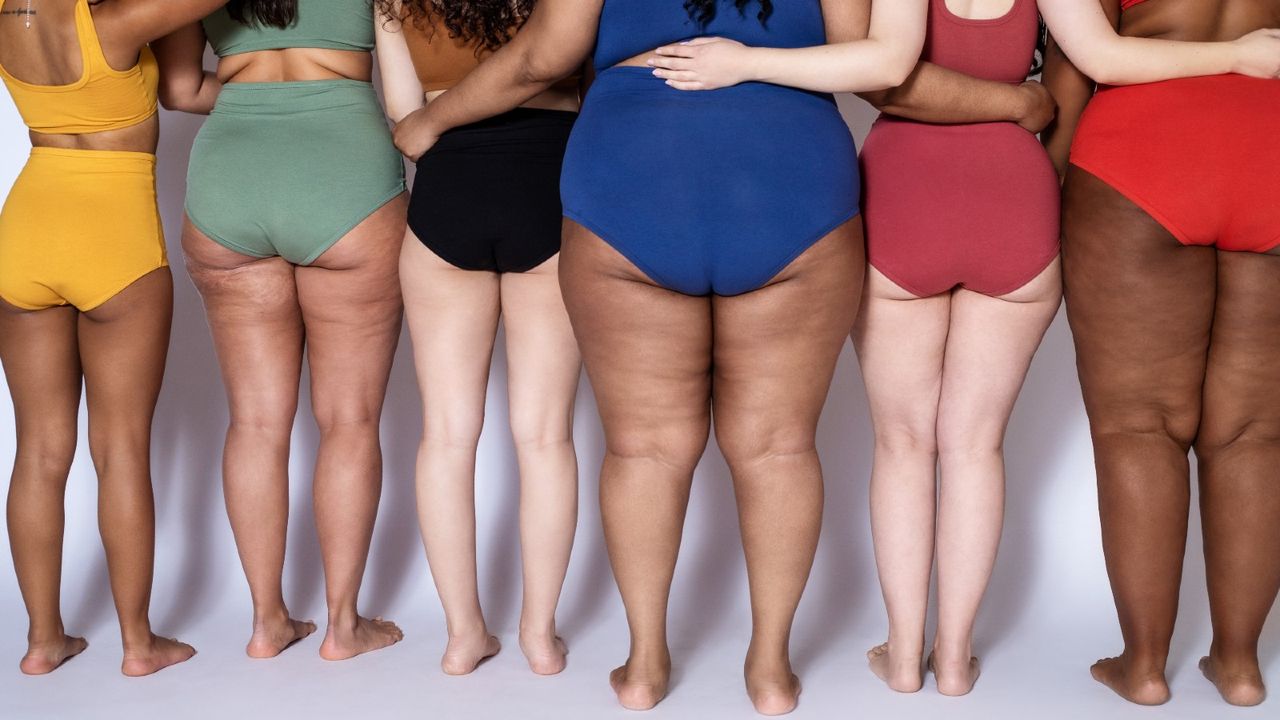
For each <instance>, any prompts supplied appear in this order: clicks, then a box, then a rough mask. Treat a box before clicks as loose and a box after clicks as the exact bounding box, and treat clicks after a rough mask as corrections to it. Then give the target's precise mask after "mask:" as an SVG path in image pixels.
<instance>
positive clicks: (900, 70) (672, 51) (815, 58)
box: [652, 0, 929, 92]
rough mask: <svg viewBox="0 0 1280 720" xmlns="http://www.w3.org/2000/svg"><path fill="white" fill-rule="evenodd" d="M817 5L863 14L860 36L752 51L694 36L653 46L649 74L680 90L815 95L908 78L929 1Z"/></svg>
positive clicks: (851, 0)
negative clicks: (765, 88)
mask: <svg viewBox="0 0 1280 720" xmlns="http://www.w3.org/2000/svg"><path fill="white" fill-rule="evenodd" d="M822 6H823V12H824V14H831V13H834V14H841V13H849V14H850V15H852V16H854V17H869V23H868V28H867V32H866V34H865V35H864V36H863V37H862V38H861V39H853V40H846V41H844V42H834V43H832V44H828V45H820V46H817V47H808V48H753V47H747V46H745V45H742V44H741V43H737V42H734V41H732V40H726V39H724V38H698V39H697V40H692V41H689V42H687V43H679V44H676V45H668V46H666V47H662V48H658V50H657V54H658V55H659V56H660V57H659V58H657V59H655V60H654V61H652V64H653V65H654V67H655V70H654V75H657V76H658V77H661V78H664V79H666V80H667V82H668V84H670V85H671V86H672V87H675V88H678V89H680V90H711V89H715V88H721V87H728V86H730V85H737V84H738V83H743V82H767V83H773V84H775V85H786V86H789V87H795V88H801V89H804V90H813V91H815V92H868V91H874V90H884V89H886V88H891V87H896V86H898V85H901V84H902V83H903V82H905V81H906V79H907V76H908V75H909V74H910V73H911V70H912V68H914V67H915V65H916V61H917V60H919V59H920V51H921V50H922V49H923V48H924V36H925V28H926V18H927V17H928V11H929V3H928V0H877V1H876V2H874V3H873V2H871V0H824V2H823V3H822ZM868 7H869V8H870V12H869V15H868ZM846 17H847V16H846ZM830 28H831V25H830V24H828V30H830ZM829 36H830V37H831V39H833V40H837V39H839V38H838V37H837V36H835V35H829Z"/></svg>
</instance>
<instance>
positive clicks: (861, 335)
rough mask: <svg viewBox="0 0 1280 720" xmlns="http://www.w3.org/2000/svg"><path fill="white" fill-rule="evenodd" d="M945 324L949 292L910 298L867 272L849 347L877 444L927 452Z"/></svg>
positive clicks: (932, 430) (935, 412)
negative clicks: (905, 445) (855, 359)
mask: <svg viewBox="0 0 1280 720" xmlns="http://www.w3.org/2000/svg"><path fill="white" fill-rule="evenodd" d="M950 324H951V293H942V294H940V295H934V296H932V297H925V298H922V297H916V296H915V295H913V294H912V293H910V292H908V291H907V290H904V289H902V288H901V287H899V286H898V285H896V284H895V283H894V282H893V281H892V280H890V279H889V278H888V277H886V276H885V275H884V274H882V273H881V272H880V271H879V270H876V269H875V268H874V267H868V268H867V284H866V288H865V289H864V292H863V296H862V307H861V309H860V311H859V313H858V321H857V324H856V325H855V327H854V332H853V344H854V348H855V349H856V350H857V351H858V364H859V366H860V367H861V370H862V379H863V382H864V383H865V384H866V387H867V400H868V403H869V404H870V406H871V419H872V422H873V423H874V425H875V432H876V435H877V437H878V438H880V439H881V440H882V441H887V442H889V443H892V444H893V445H894V446H897V445H898V443H899V442H906V443H910V444H913V445H916V444H918V445H921V446H922V447H923V448H929V449H932V447H933V444H934V436H935V430H936V427H937V419H938V398H939V395H940V394H941V392H942V368H943V357H944V355H945V351H946V347H947V333H948V331H949V329H950Z"/></svg>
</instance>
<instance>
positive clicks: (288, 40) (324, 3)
mask: <svg viewBox="0 0 1280 720" xmlns="http://www.w3.org/2000/svg"><path fill="white" fill-rule="evenodd" d="M204 33H205V35H206V36H207V37H208V38H209V44H210V45H212V46H213V51H214V52H216V53H217V54H218V57H226V56H228V55H239V54H241V53H249V52H257V51H259V50H283V49H286V48H321V49H324V50H356V51H360V52H369V51H370V50H373V45H374V32H373V6H372V4H371V3H370V2H369V0H298V19H297V20H296V21H294V23H293V24H292V25H290V26H289V27H287V28H277V27H258V26H256V25H245V24H244V23H239V22H236V21H235V20H233V19H231V16H230V15H229V14H227V9H226V8H225V7H224V8H222V9H220V10H218V11H217V12H215V13H214V14H212V15H210V16H209V17H207V18H205V19H204Z"/></svg>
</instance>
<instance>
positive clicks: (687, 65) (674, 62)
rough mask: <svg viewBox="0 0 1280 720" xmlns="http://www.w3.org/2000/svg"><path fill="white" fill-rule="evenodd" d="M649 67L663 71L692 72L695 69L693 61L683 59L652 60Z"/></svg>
mask: <svg viewBox="0 0 1280 720" xmlns="http://www.w3.org/2000/svg"><path fill="white" fill-rule="evenodd" d="M649 67H653V68H662V69H663V70H691V69H693V60H692V59H691V58H682V57H663V58H650V60H649Z"/></svg>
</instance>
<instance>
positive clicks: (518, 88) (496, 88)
mask: <svg viewBox="0 0 1280 720" xmlns="http://www.w3.org/2000/svg"><path fill="white" fill-rule="evenodd" d="M514 42H515V41H513V43H514ZM520 50H521V48H519V47H512V46H508V47H506V48H503V49H502V50H501V51H499V52H497V53H495V54H494V55H493V56H492V57H490V58H489V59H488V60H486V61H485V62H483V63H481V64H480V66H479V67H477V68H476V69H475V70H473V71H471V72H470V73H469V74H468V75H467V76H466V77H465V78H463V79H462V80H461V81H460V82H459V83H458V84H457V85H455V86H453V87H452V88H450V89H449V91H448V92H446V93H444V94H443V95H441V96H440V97H438V98H436V99H435V100H433V101H432V102H431V103H430V104H428V105H427V107H426V108H424V109H423V110H422V111H421V112H422V113H423V120H424V122H425V123H426V126H427V127H429V128H430V129H431V131H432V132H433V133H435V134H441V133H444V132H446V131H448V130H452V129H453V128H457V127H461V126H463V125H469V124H471V123H474V122H479V121H480V120H484V119H485V118H490V117H493V116H495V115H501V114H502V113H504V112H507V111H509V110H513V109H515V108H517V107H519V106H520V105H523V104H524V103H526V102H528V101H529V100H531V99H533V98H534V97H536V96H537V95H538V94H539V93H541V92H543V91H544V90H546V89H547V88H549V87H551V86H552V85H553V84H554V83H555V82H556V81H557V80H559V79H560V78H558V77H553V76H552V74H551V73H537V72H536V71H534V70H535V68H534V66H532V65H531V64H530V62H529V58H528V56H527V55H526V53H524V52H520Z"/></svg>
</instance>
